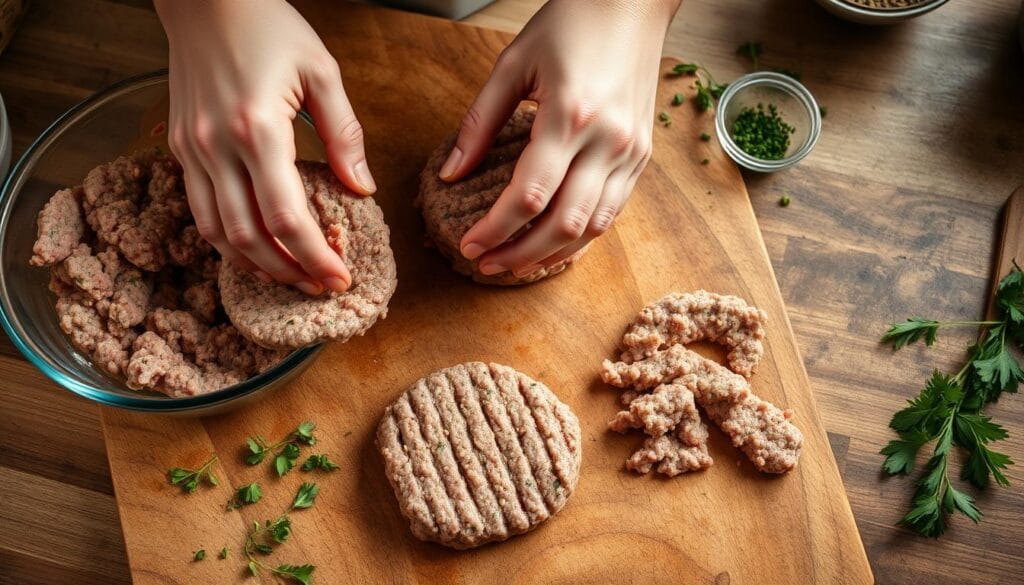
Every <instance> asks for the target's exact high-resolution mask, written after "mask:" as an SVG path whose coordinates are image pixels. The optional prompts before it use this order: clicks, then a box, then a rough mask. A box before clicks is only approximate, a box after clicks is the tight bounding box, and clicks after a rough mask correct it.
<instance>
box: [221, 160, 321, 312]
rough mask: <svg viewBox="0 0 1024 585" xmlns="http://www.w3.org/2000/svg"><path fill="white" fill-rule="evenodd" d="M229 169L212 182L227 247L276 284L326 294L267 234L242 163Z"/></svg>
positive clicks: (231, 165) (223, 168)
mask: <svg viewBox="0 0 1024 585" xmlns="http://www.w3.org/2000/svg"><path fill="white" fill-rule="evenodd" d="M226 167H227V168H225V167H219V168H218V170H217V171H216V172H214V173H212V174H211V179H212V181H213V187H214V190H215V191H216V193H217V210H218V212H219V213H220V219H221V225H223V226H224V237H225V238H226V239H227V241H228V243H229V244H230V245H231V246H232V247H233V248H235V249H236V250H238V251H239V252H240V253H241V254H242V255H244V256H245V257H246V258H248V259H249V260H251V261H252V262H253V263H254V264H256V266H258V267H259V268H260V269H261V270H263V271H264V272H266V273H267V274H269V275H270V276H271V277H272V278H273V279H274V280H277V281H279V282H284V283H287V284H291V285H294V286H295V287H296V288H298V289H299V290H301V291H302V292H304V293H306V294H309V295H318V294H320V293H321V292H323V287H322V286H321V285H320V284H319V283H317V282H315V281H314V280H313V279H312V277H310V276H309V275H308V274H305V273H303V272H302V270H301V269H300V267H299V265H298V263H297V262H295V260H293V259H291V258H290V257H288V255H287V254H286V253H285V252H284V250H283V249H282V248H281V247H280V245H278V244H277V242H275V241H274V238H273V236H271V235H270V233H268V232H267V230H266V228H265V227H264V225H263V222H262V220H261V218H260V217H258V215H257V213H256V211H257V209H258V207H257V205H256V202H255V201H253V197H252V195H251V192H250V189H251V187H250V186H249V184H248V182H249V178H248V177H245V176H244V175H243V174H242V170H241V161H234V164H229V165H226ZM207 168H208V169H209V167H207Z"/></svg>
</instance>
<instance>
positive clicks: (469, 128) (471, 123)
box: [459, 104, 483, 136]
mask: <svg viewBox="0 0 1024 585" xmlns="http://www.w3.org/2000/svg"><path fill="white" fill-rule="evenodd" d="M482 122H483V115H482V114H481V113H480V110H479V108H478V107H477V105H476V104H473V105H472V106H470V107H469V110H467V111H466V115H465V116H463V118H462V127H461V128H460V129H459V135H460V136H464V135H466V134H472V133H474V132H476V131H477V129H478V128H480V126H481V124H482Z"/></svg>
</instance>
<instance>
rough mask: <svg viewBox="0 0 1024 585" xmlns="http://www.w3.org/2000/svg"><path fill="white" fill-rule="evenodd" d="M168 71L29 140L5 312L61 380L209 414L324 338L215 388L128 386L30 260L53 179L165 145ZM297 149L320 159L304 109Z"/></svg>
mask: <svg viewBox="0 0 1024 585" xmlns="http://www.w3.org/2000/svg"><path fill="white" fill-rule="evenodd" d="M168 103H169V100H168V92H167V75H166V72H163V71H159V72H155V73H151V74H147V75H142V76H139V77H134V78H131V79H128V80H125V81H123V82H121V83H118V84H116V85H113V86H111V87H109V88H107V89H105V90H103V91H100V92H99V93H97V94H95V95H93V96H92V97H90V98H88V99H86V100H85V101H83V102H81V103H80V104H78V105H76V106H74V107H73V108H71V109H70V110H68V111H67V112H65V113H64V115H62V116H61V117H60V118H58V119H57V120H56V121H55V122H54V123H53V124H51V125H50V127H49V128H47V129H46V130H45V131H44V132H43V133H42V135H40V136H39V138H37V139H36V140H35V142H33V143H32V145H31V146H30V147H29V148H28V150H27V151H26V152H25V154H24V155H23V156H22V157H21V159H20V160H19V161H18V163H17V165H15V167H14V169H13V170H12V171H11V174H10V175H9V176H8V178H7V180H6V181H5V182H4V185H3V190H2V192H0V263H2V267H0V322H2V324H3V327H4V331H6V332H7V335H8V336H10V338H11V340H12V341H13V342H14V345H15V346H17V348H18V349H19V350H20V351H21V353H23V354H24V355H25V357H26V358H28V360H29V361H30V362H32V364H33V365H35V366H36V367H37V368H39V369H40V370H42V372H43V373H44V374H46V375H47V376H48V377H49V378H50V379H52V380H53V381H54V382H56V383H57V384H59V385H60V386H62V387H64V388H66V389H68V390H70V391H71V392H74V393H75V394H78V395H80V396H83V397H85V398H87V399H89V400H92V401H94V402H99V403H101V404H105V405H108V406H116V407H121V408H128V409H132V410H141V411H150V412H161V413H185V414H190V415H199V414H204V415H205V414H211V413H213V412H215V411H220V410H223V409H225V408H226V407H227V406H229V405H230V406H231V407H234V406H237V405H240V404H242V403H244V402H248V401H250V400H252V399H254V398H255V397H257V396H260V395H262V394H264V393H265V392H267V391H269V390H272V389H274V388H278V387H280V386H283V385H284V384H286V383H287V382H288V381H289V380H291V379H292V378H293V377H294V376H296V375H297V374H298V373H299V372H301V371H302V370H304V369H305V368H306V367H307V366H308V365H309V364H310V363H311V362H312V360H313V359H314V358H315V357H316V355H317V353H318V352H319V350H320V347H319V346H313V347H307V348H303V349H299V350H296V351H295V352H292V353H291V354H290V355H288V357H286V358H285V359H284V360H283V361H281V363H279V364H277V365H276V366H274V367H273V368H271V369H269V370H267V371H265V372H263V373H262V374H259V375H257V376H256V377H254V378H251V379H249V380H246V381H244V382H242V383H240V384H236V385H234V386H230V387H228V388H225V389H223V390H219V391H217V392H212V393H210V394H204V395H200V396H192V397H187V398H169V397H167V396H164V395H162V394H157V393H155V392H140V391H136V390H132V389H130V388H128V387H127V386H126V385H125V384H124V382H123V381H122V380H119V379H117V378H114V377H112V376H110V375H109V374H107V373H105V372H103V371H102V370H100V369H98V368H96V367H95V366H93V364H92V363H91V362H90V360H89V358H88V356H85V355H83V354H81V353H80V352H79V351H78V350H76V349H75V348H74V347H73V346H72V345H71V342H70V340H69V339H68V337H67V335H65V334H64V332H63V331H62V330H61V328H60V325H59V323H58V321H57V314H56V311H54V302H55V300H56V298H55V296H54V295H53V294H52V293H50V291H49V290H48V289H47V282H48V279H49V269H48V268H37V267H33V266H29V264H28V259H29V258H30V257H31V256H32V244H33V243H34V242H35V238H36V215H37V214H38V213H39V211H40V210H41V209H42V208H43V205H44V204H45V203H46V201H47V200H49V198H50V196H51V195H53V193H54V191H56V190H57V189H60V188H63V187H66V186H69V185H77V184H80V183H81V182H82V180H83V179H84V178H85V175H86V174H87V173H88V172H89V171H90V170H91V169H92V168H93V167H95V166H97V165H99V164H102V163H105V162H108V161H111V160H113V159H115V158H117V157H118V156H120V155H122V154H128V153H131V152H133V151H135V150H138V149H140V148H149V147H158V148H162V149H163V150H164V152H169V149H168V148H167V141H166V138H167V131H166V130H167V122H166V121H167V111H168ZM295 132H296V148H297V149H298V154H299V157H300V158H305V159H311V160H323V156H324V155H323V153H324V150H323V145H322V143H321V142H320V140H319V138H318V137H317V135H316V131H315V130H314V129H313V126H312V123H311V121H310V120H309V119H308V117H304V116H303V117H300V118H298V119H297V120H296V123H295Z"/></svg>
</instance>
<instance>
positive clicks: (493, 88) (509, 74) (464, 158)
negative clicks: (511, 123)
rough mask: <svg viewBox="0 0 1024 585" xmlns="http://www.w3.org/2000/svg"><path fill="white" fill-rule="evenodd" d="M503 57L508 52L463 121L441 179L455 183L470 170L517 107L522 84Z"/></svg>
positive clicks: (443, 166) (496, 66)
mask: <svg viewBox="0 0 1024 585" xmlns="http://www.w3.org/2000/svg"><path fill="white" fill-rule="evenodd" d="M506 55H507V51H506V53H503V54H502V57H501V58H499V59H498V63H497V64H496V65H495V66H494V70H493V71H492V72H491V77H490V78H489V79H488V80H487V83H485V84H484V87H483V89H481V90H480V93H479V95H477V97H476V100H475V101H474V102H473V105H471V106H470V107H469V111H467V112H466V115H465V117H464V118H463V119H462V125H461V127H460V128H459V137H458V138H457V139H456V141H455V147H454V148H452V151H451V153H450V154H449V155H448V159H447V160H445V163H444V164H443V165H442V166H441V171H440V173H439V175H440V176H441V179H443V180H445V181H449V182H450V181H457V180H459V179H461V178H462V177H464V176H465V175H466V174H467V173H469V172H470V171H472V170H473V169H474V168H475V167H476V165H478V164H479V163H480V161H481V160H483V158H484V156H485V155H486V154H487V151H488V150H489V149H490V147H491V143H492V142H494V137H495V136H496V135H497V134H498V132H499V131H500V130H501V129H502V128H503V127H504V126H505V123H506V122H508V119H509V117H511V116H512V112H514V111H515V109H516V106H518V105H519V101H520V98H521V97H522V96H523V90H522V87H523V85H522V83H521V80H520V79H519V78H518V72H517V71H514V70H512V69H511V68H510V67H509V66H508V65H506V64H505V59H506Z"/></svg>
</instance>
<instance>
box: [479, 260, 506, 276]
mask: <svg viewBox="0 0 1024 585" xmlns="http://www.w3.org/2000/svg"><path fill="white" fill-rule="evenodd" d="M507 270H508V268H505V267H504V266H502V265H501V264H494V263H491V264H484V265H483V266H481V267H480V272H481V274H483V275H484V276H491V275H492V274H498V273H499V272H506V271H507Z"/></svg>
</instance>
